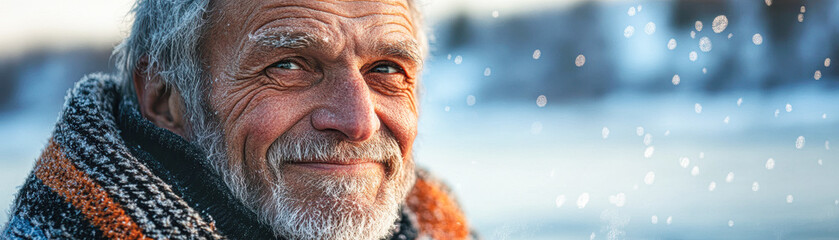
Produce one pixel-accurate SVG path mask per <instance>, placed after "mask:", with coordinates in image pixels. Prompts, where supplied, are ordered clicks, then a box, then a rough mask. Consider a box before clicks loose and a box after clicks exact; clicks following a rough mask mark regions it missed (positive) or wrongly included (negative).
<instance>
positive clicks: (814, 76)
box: [813, 70, 822, 81]
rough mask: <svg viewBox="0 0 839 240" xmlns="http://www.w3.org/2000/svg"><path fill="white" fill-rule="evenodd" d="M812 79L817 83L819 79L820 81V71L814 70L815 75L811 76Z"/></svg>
mask: <svg viewBox="0 0 839 240" xmlns="http://www.w3.org/2000/svg"><path fill="white" fill-rule="evenodd" d="M813 78H815V79H816V80H817V81H818V80H819V79H822V71H820V70H816V73H814V74H813Z"/></svg>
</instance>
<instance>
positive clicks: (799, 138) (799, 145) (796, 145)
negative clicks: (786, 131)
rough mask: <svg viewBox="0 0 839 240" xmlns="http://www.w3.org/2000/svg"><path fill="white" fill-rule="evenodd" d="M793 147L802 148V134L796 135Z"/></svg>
mask: <svg viewBox="0 0 839 240" xmlns="http://www.w3.org/2000/svg"><path fill="white" fill-rule="evenodd" d="M795 148H797V149H802V148H804V136H798V138H796V139H795Z"/></svg>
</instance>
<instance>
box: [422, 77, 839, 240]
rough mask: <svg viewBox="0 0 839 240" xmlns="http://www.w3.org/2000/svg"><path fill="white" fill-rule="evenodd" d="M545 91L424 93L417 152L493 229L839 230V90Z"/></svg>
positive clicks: (716, 235) (551, 232) (777, 233)
mask: <svg viewBox="0 0 839 240" xmlns="http://www.w3.org/2000/svg"><path fill="white" fill-rule="evenodd" d="M740 98H742V102H741V104H740V105H739V106H738V104H737V102H738V99H740ZM547 100H548V103H547V104H546V105H545V107H539V106H538V105H537V97H535V96H534V98H533V102H529V103H520V104H496V105H482V104H481V100H480V99H475V104H474V105H473V106H468V104H467V103H466V98H463V100H462V101H457V102H447V103H440V102H429V101H426V103H425V105H424V106H423V109H424V111H423V115H422V117H421V118H422V120H421V126H420V137H419V138H418V142H417V144H416V151H417V156H418V162H419V164H421V165H424V166H427V167H428V168H430V169H431V170H432V171H433V172H435V173H437V174H439V175H441V176H442V177H444V178H445V179H446V180H447V181H448V182H449V183H450V184H451V185H453V186H454V189H455V190H456V191H457V193H458V194H459V195H460V201H461V203H462V204H463V205H464V207H465V209H466V211H467V215H468V216H469V217H470V219H471V220H472V221H473V222H472V223H473V224H474V226H475V227H476V228H477V229H478V230H479V231H480V232H481V234H482V235H483V236H484V237H486V238H488V239H558V238H560V239H564V238H568V239H583V238H586V237H590V235H592V233H594V235H595V236H596V238H597V239H607V238H608V239H616V238H617V239H620V238H622V237H621V236H625V237H628V238H635V239H651V238H665V239H666V238H677V239H720V238H737V239H741V238H748V239H766V238H776V237H780V238H784V239H787V238H789V239H807V238H818V237H827V236H833V237H835V236H837V234H839V228H837V227H836V226H837V224H839V203H837V201H839V188H837V186H838V185H837V183H839V174H836V173H837V171H839V154H836V153H835V151H836V150H835V149H834V150H830V149H829V147H830V146H829V142H827V141H830V140H833V141H834V142H837V141H839V140H837V139H839V127H837V123H839V121H837V117H839V104H836V103H837V102H839V94H837V92H836V91H823V90H820V89H817V87H815V86H811V87H801V88H798V89H790V90H785V91H782V92H780V91H779V92H772V93H759V92H729V93H725V94H719V95H716V96H704V95H690V94H688V95H658V96H641V95H632V94H616V95H614V96H612V97H608V98H606V99H603V100H598V101H592V102H578V103H567V104H551V103H550V99H547ZM696 103H699V104H700V105H701V106H702V110H701V113H697V112H696V109H695V106H696ZM787 103H789V104H790V106H791V111H789V112H787V111H786V109H785V108H786V104H787ZM446 107H448V111H446ZM776 109H779V110H780V112H779V113H778V116H777V117H776V116H775V110H776ZM726 117H727V118H728V119H729V120H728V122H727V123H726V122H725V119H726ZM604 128H605V129H608V135H606V134H604ZM640 128H643V130H639V129H640ZM604 136H606V137H604ZM647 136H649V137H647ZM799 136H803V137H804V144H803V146H802V147H801V148H800V149H799V148H797V147H796V142H797V139H798V138H799ZM647 139H648V140H647ZM834 148H835V147H834ZM685 158H686V159H688V160H682V159H685ZM770 158H771V159H773V160H772V161H771V162H773V163H772V164H767V162H768V160H769V159H770ZM767 165H772V166H767ZM694 169H696V170H694ZM694 173H695V174H694ZM729 175H730V176H731V177H729ZM755 183H757V184H756V185H757V187H753V185H755ZM755 189H756V191H755ZM583 195H585V196H587V197H585V196H583ZM789 196H791V197H789ZM584 198H585V199H584ZM586 199H587V200H586ZM730 221H731V224H732V226H729V222H730ZM609 236H613V237H616V238H610V237H609Z"/></svg>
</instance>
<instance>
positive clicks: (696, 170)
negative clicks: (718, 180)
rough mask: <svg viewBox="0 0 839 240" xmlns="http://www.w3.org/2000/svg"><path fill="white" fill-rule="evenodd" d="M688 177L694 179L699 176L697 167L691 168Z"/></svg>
mask: <svg viewBox="0 0 839 240" xmlns="http://www.w3.org/2000/svg"><path fill="white" fill-rule="evenodd" d="M690 175H691V176H694V177H695V176H699V166H693V168H692V169H691V170H690Z"/></svg>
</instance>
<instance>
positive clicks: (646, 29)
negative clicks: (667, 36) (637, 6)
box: [644, 22, 655, 35]
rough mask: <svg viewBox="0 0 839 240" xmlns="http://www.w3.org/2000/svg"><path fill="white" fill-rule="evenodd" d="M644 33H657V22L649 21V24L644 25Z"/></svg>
mask: <svg viewBox="0 0 839 240" xmlns="http://www.w3.org/2000/svg"><path fill="white" fill-rule="evenodd" d="M644 33H646V34H647V35H652V34H653V33H655V23H653V22H648V23H647V25H645V26H644Z"/></svg>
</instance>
